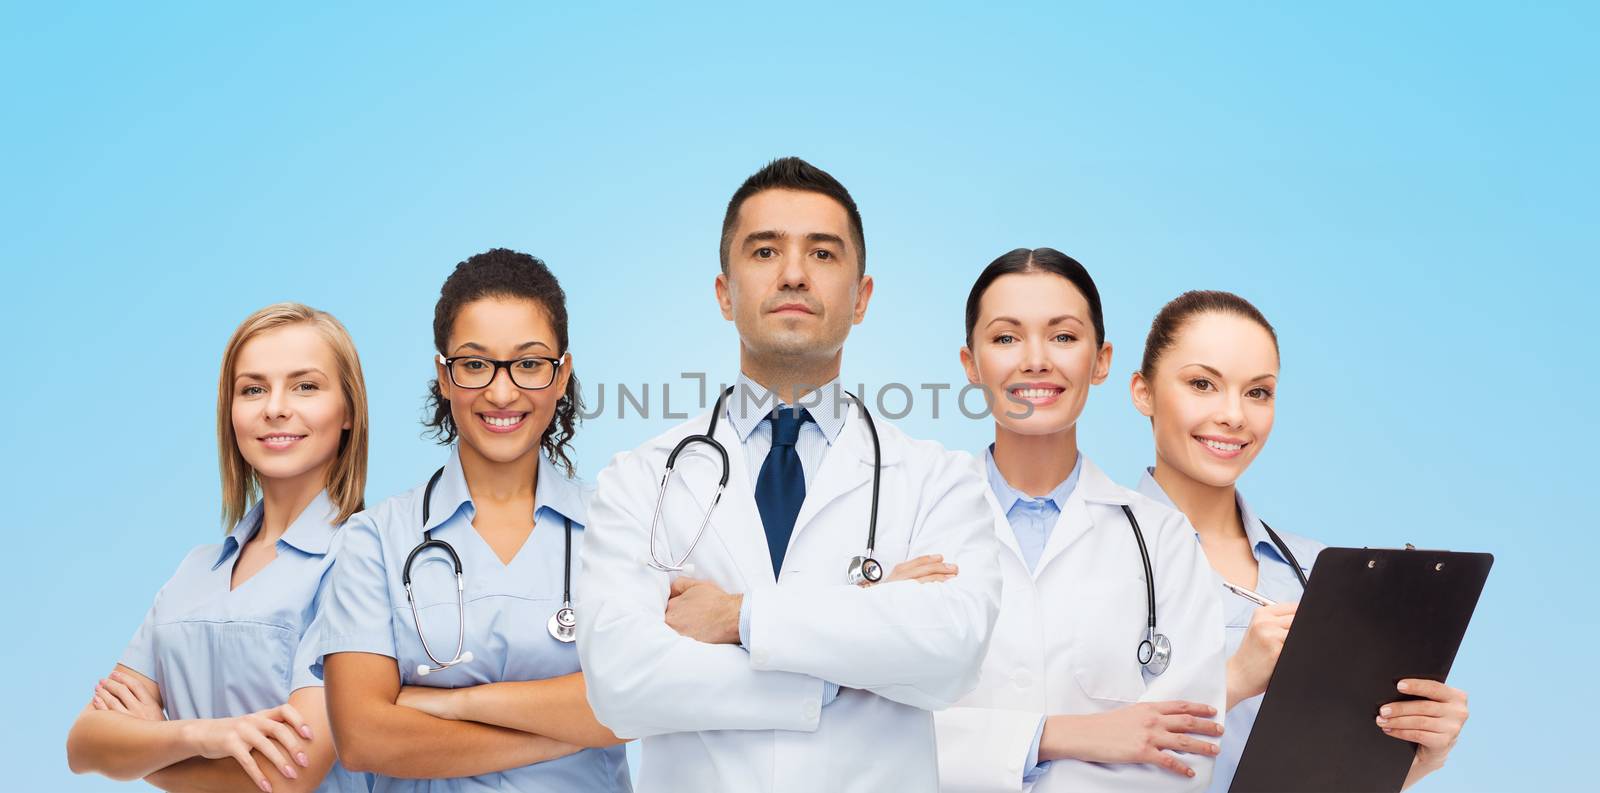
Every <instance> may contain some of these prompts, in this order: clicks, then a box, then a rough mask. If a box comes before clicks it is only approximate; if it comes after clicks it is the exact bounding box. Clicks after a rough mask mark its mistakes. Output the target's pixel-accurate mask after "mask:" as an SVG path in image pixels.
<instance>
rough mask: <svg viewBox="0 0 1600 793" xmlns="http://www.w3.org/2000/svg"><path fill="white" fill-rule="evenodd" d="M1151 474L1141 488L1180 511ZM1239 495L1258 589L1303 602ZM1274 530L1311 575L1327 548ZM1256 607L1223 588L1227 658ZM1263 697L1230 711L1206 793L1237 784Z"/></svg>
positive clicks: (1296, 583) (1285, 565)
mask: <svg viewBox="0 0 1600 793" xmlns="http://www.w3.org/2000/svg"><path fill="white" fill-rule="evenodd" d="M1153 473H1154V471H1153V470H1152V469H1149V468H1146V469H1145V474H1144V477H1143V478H1141V479H1140V480H1139V492H1140V493H1142V494H1144V495H1146V496H1149V497H1150V498H1153V499H1155V500H1156V501H1159V502H1161V503H1163V504H1166V505H1167V506H1169V507H1173V508H1174V509H1176V506H1175V505H1174V504H1173V503H1172V499H1170V498H1168V497H1167V494H1166V491H1164V490H1162V489H1161V485H1159V484H1157V483H1156V479H1155V477H1154V476H1153V475H1152V474H1153ZM1238 499H1239V519H1240V522H1241V523H1243V524H1244V534H1245V537H1246V538H1248V539H1249V540H1250V552H1251V553H1252V554H1254V555H1255V557H1256V567H1257V570H1258V572H1257V573H1256V576H1257V579H1256V586H1255V591H1257V592H1259V593H1261V594H1263V595H1266V596H1267V597H1268V598H1270V599H1272V600H1275V601H1277V602H1279V603H1287V602H1292V601H1298V600H1300V595H1301V594H1302V593H1303V591H1304V590H1302V589H1301V588H1300V579H1299V578H1298V577H1296V576H1295V574H1294V568H1293V567H1291V566H1290V565H1289V560H1287V559H1285V558H1283V555H1282V554H1281V553H1280V552H1279V551H1278V546H1276V545H1274V544H1273V542H1272V538H1271V537H1269V536H1267V530H1266V528H1265V527H1264V525H1263V524H1262V523H1261V519H1260V518H1258V517H1256V514H1255V513H1254V512H1252V511H1251V510H1250V505H1249V504H1246V503H1245V500H1244V496H1242V495H1239V496H1238ZM1273 531H1275V532H1277V533H1278V536H1279V537H1282V538H1283V542H1284V544H1285V545H1288V546H1289V551H1290V552H1291V553H1293V554H1294V558H1295V561H1297V562H1299V563H1300V565H1301V568H1300V569H1301V572H1303V573H1305V574H1306V577H1308V578H1309V577H1310V576H1311V566H1312V565H1313V564H1315V563H1316V560H1317V554H1319V553H1322V549H1323V548H1326V547H1327V546H1326V545H1323V544H1322V543H1320V542H1317V541H1316V540H1308V539H1306V538H1304V537H1301V536H1299V535H1296V534H1290V533H1288V532H1286V531H1282V530H1280V529H1277V528H1274V529H1273ZM1257 608H1258V606H1256V604H1254V603H1251V602H1250V601H1248V600H1245V599H1244V598H1242V597H1239V596H1238V595H1235V594H1233V593H1232V592H1228V591H1226V590H1224V592H1223V596H1222V613H1223V616H1224V617H1225V618H1226V619H1227V634H1226V639H1225V647H1224V649H1225V651H1226V653H1227V655H1228V657H1229V658H1232V657H1233V654H1234V653H1236V652H1238V651H1239V645H1240V644H1242V643H1243V642H1244V635H1245V633H1246V632H1247V631H1248V630H1249V629H1250V616H1251V615H1252V614H1254V613H1255V611H1256V609H1257ZM1263 696H1265V695H1259V694H1258V695H1256V696H1253V697H1251V698H1249V699H1245V700H1240V701H1239V703H1238V704H1237V705H1234V706H1233V710H1230V711H1228V715H1227V719H1226V720H1225V721H1224V722H1223V724H1222V753H1221V754H1219V755H1217V764H1216V767H1215V770H1213V771H1212V774H1211V786H1210V787H1209V788H1206V791H1207V793H1227V790H1228V788H1229V786H1231V785H1232V784H1233V774H1234V772H1235V771H1238V770H1239V757H1240V756H1241V755H1243V754H1244V745H1245V744H1246V743H1248V742H1249V740H1250V728H1252V727H1254V726H1255V723H1256V714H1257V713H1259V712H1260V711H1261V699H1262V697H1263Z"/></svg>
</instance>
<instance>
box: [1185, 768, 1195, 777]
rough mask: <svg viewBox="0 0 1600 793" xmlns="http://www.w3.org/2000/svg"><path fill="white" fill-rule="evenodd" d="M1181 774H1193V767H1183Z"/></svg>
mask: <svg viewBox="0 0 1600 793" xmlns="http://www.w3.org/2000/svg"><path fill="white" fill-rule="evenodd" d="M1183 775H1184V776H1194V769H1193V768H1185V769H1183Z"/></svg>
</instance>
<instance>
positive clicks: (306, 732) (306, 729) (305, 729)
mask: <svg viewBox="0 0 1600 793" xmlns="http://www.w3.org/2000/svg"><path fill="white" fill-rule="evenodd" d="M300 735H301V736H303V737H305V738H308V739H309V738H310V737H311V727H310V725H307V724H302V725H300Z"/></svg>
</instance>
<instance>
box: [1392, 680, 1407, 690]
mask: <svg viewBox="0 0 1600 793" xmlns="http://www.w3.org/2000/svg"><path fill="white" fill-rule="evenodd" d="M1394 687H1395V688H1397V689H1399V690H1401V691H1409V690H1410V689H1411V684H1410V683H1407V682H1406V681H1404V680H1402V681H1400V682H1398V683H1396V684H1395V686H1394Z"/></svg>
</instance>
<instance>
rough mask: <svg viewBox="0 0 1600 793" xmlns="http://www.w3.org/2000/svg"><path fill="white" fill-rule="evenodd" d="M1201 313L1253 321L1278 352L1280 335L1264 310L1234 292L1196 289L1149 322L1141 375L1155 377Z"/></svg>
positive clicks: (1147, 377)
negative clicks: (1159, 365) (1180, 336)
mask: <svg viewBox="0 0 1600 793" xmlns="http://www.w3.org/2000/svg"><path fill="white" fill-rule="evenodd" d="M1201 314H1233V315H1234V316H1239V317H1244V318H1245V319H1248V320H1250V321H1251V322H1254V323H1256V324H1257V325H1260V326H1261V327H1262V328H1264V329H1266V331H1267V335H1268V336H1271V337H1272V349H1274V350H1276V349H1278V332H1277V331H1275V330H1273V329H1272V323H1270V322H1268V321H1267V318H1266V317H1265V316H1263V315H1262V314H1261V311H1260V310H1259V309H1257V308H1256V307H1255V306H1253V305H1251V304H1250V301H1248V300H1245V299H1244V298H1242V297H1240V296H1238V295H1236V294H1234V293H1232V292H1218V291H1213V290H1194V291H1189V292H1184V293H1183V294H1181V295H1178V296H1177V297H1175V298H1173V299H1172V302H1170V303H1167V304H1166V305H1164V306H1162V307H1161V310H1160V311H1159V312H1157V313H1156V318H1155V319H1154V320H1151V322H1150V335H1149V336H1147V337H1145V340H1144V360H1143V361H1142V362H1140V364H1139V374H1140V375H1143V376H1144V379H1146V380H1150V379H1153V378H1154V377H1155V374H1156V364H1157V363H1158V362H1160V360H1161V356H1162V355H1164V354H1166V352H1167V350H1170V349H1172V345H1173V344H1174V343H1175V342H1176V341H1177V338H1178V331H1181V330H1183V326H1184V325H1186V324H1188V322H1189V320H1191V319H1194V318H1195V317H1198V316H1200V315H1201Z"/></svg>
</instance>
